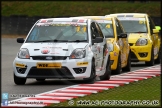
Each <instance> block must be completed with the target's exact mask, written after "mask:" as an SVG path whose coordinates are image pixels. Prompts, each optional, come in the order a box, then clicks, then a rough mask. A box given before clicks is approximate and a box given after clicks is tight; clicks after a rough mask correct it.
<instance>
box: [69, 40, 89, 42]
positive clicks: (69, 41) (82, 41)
mask: <svg viewBox="0 0 162 108" xmlns="http://www.w3.org/2000/svg"><path fill="white" fill-rule="evenodd" d="M69 42H87V40H74V41H69Z"/></svg>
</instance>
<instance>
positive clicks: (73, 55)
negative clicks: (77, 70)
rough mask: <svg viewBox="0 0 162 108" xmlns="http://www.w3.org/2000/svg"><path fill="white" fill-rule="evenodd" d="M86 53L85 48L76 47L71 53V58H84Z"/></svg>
mask: <svg viewBox="0 0 162 108" xmlns="http://www.w3.org/2000/svg"><path fill="white" fill-rule="evenodd" d="M85 55H86V51H85V49H82V48H80V49H75V50H74V51H73V52H72V53H71V55H70V59H81V58H84V57H85Z"/></svg>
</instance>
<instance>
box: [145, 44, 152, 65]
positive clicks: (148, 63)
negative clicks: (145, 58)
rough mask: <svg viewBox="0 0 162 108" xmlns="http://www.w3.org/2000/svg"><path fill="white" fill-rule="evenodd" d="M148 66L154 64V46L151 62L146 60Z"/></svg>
mask: <svg viewBox="0 0 162 108" xmlns="http://www.w3.org/2000/svg"><path fill="white" fill-rule="evenodd" d="M145 64H146V66H154V52H153V47H152V50H151V60H150V61H149V62H145Z"/></svg>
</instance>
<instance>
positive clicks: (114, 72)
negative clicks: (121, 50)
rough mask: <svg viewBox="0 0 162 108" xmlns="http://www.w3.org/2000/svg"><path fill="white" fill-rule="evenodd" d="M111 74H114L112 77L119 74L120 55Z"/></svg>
mask: <svg viewBox="0 0 162 108" xmlns="http://www.w3.org/2000/svg"><path fill="white" fill-rule="evenodd" d="M112 74H114V75H117V74H121V57H120V54H119V57H118V63H117V68H116V69H115V70H112Z"/></svg>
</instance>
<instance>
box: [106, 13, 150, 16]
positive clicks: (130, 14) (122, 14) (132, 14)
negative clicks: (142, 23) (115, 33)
mask: <svg viewBox="0 0 162 108" xmlns="http://www.w3.org/2000/svg"><path fill="white" fill-rule="evenodd" d="M146 15H148V14H146V13H115V14H109V15H105V17H108V16H115V17H145V16H146Z"/></svg>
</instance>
